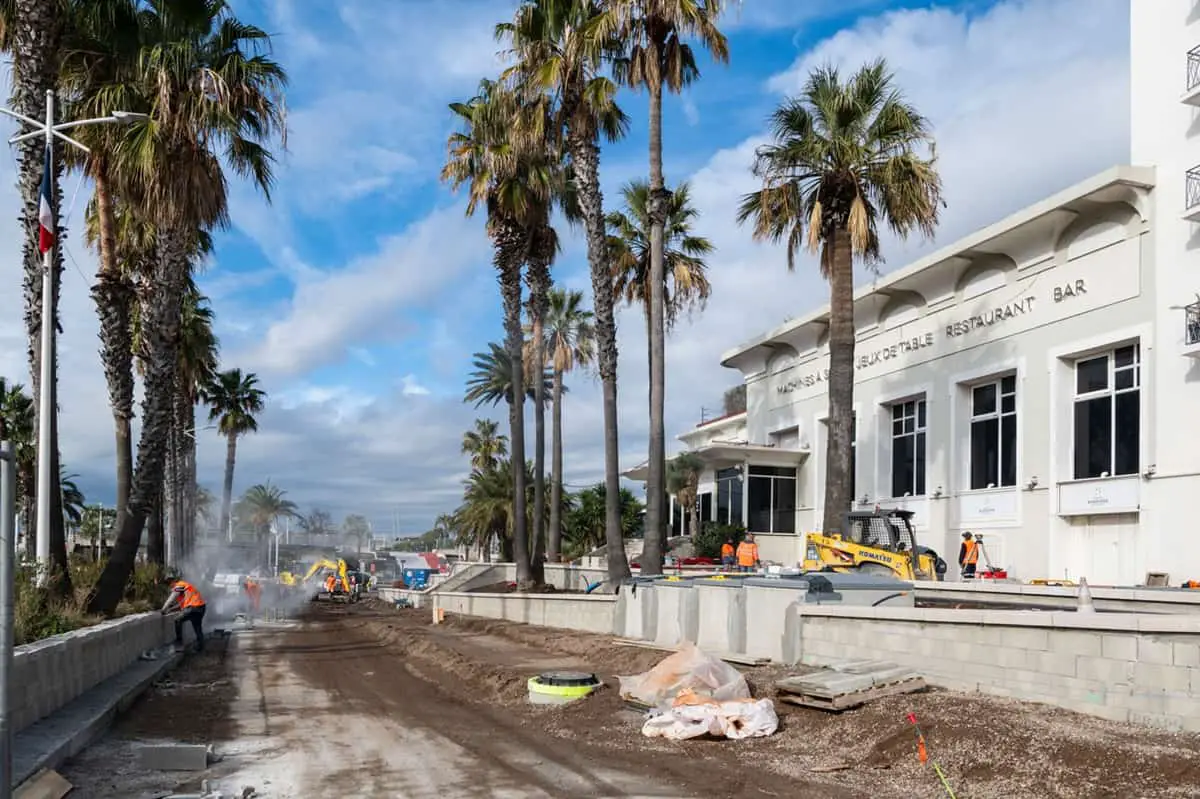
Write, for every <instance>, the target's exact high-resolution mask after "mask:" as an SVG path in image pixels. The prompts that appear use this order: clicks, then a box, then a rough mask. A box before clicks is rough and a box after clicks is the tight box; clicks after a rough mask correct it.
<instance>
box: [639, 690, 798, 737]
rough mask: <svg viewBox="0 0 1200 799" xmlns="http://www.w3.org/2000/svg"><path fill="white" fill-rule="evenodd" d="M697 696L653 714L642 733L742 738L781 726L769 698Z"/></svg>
mask: <svg viewBox="0 0 1200 799" xmlns="http://www.w3.org/2000/svg"><path fill="white" fill-rule="evenodd" d="M698 700H700V698H698V697H693V701H690V702H688V703H686V704H677V705H676V706H675V707H673V708H671V709H670V710H666V711H663V712H661V713H656V714H653V715H651V716H650V718H648V719H646V723H645V724H643V725H642V735H644V736H646V737H647V738H667V739H669V740H672V741H685V740H687V739H689V738H698V737H700V736H701V735H714V736H717V737H724V738H732V739H734V740H740V739H742V738H761V737H765V736H767V735H773V734H774V733H775V731H776V730H777V729H778V728H779V717H778V716H777V715H776V714H775V705H774V704H773V703H772V702H771V700H770V699H735V700H730V701H727V702H717V701H712V700H710V701H698Z"/></svg>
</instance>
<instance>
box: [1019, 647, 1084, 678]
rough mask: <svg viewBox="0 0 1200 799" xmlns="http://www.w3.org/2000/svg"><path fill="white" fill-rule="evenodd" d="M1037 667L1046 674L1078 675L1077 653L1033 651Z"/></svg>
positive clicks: (1033, 658)
mask: <svg viewBox="0 0 1200 799" xmlns="http://www.w3.org/2000/svg"><path fill="white" fill-rule="evenodd" d="M1030 657H1031V658H1032V660H1033V662H1034V664H1035V667H1036V668H1037V670H1038V671H1040V672H1043V673H1046V674H1062V675H1065V676H1067V677H1074V676H1075V675H1076V660H1077V659H1078V657H1077V656H1076V655H1064V654H1062V653H1061V652H1031V653H1030Z"/></svg>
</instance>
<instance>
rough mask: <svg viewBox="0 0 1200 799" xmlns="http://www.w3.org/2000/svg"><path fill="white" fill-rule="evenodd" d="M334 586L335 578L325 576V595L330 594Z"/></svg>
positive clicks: (335, 583) (330, 575)
mask: <svg viewBox="0 0 1200 799" xmlns="http://www.w3.org/2000/svg"><path fill="white" fill-rule="evenodd" d="M336 585H337V578H336V577H334V576H333V575H332V574H329V575H326V577H325V593H327V594H332V593H333V589H334V586H336Z"/></svg>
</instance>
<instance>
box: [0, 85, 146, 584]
mask: <svg viewBox="0 0 1200 799" xmlns="http://www.w3.org/2000/svg"><path fill="white" fill-rule="evenodd" d="M0 114H4V115H5V116H9V117H12V118H13V119H15V120H17V121H18V122H22V123H24V124H25V125H27V126H29V127H31V128H33V130H32V131H30V132H28V133H21V134H18V135H16V136H13V137H12V138H11V139H9V140H8V143H9V144H16V143H18V142H22V141H26V140H28V139H33V138H37V137H38V136H42V137H44V138H45V140H46V165H45V169H46V175H45V176H44V177H43V180H44V181H46V182H47V183H49V184H50V191H49V195H50V197H49V198H47V201H48V202H49V201H51V200H50V198H53V196H54V186H53V181H54V173H53V171H52V170H51V166H52V160H51V158H52V153H53V145H54V139H55V137H58V138H59V139H61V140H62V141H64V142H66V143H67V144H69V145H71V146H72V147H77V148H79V149H80V150H83V151H84V152H85V153H91V150H90V149H88V147H86V146H85V145H83V144H81V143H80V142H78V141H76V140H75V139H72V138H71V137H70V136H68V135H67V134H65V133H63V131H65V130H71V129H73V128H81V127H84V126H87V125H105V124H113V123H118V124H130V123H132V122H136V121H138V120H141V119H145V118H146V115H145V114H134V113H130V112H128V111H116V112H114V113H113V114H112V115H111V116H106V117H96V118H94V119H77V120H75V121H74V122H60V123H59V124H57V125H56V124H54V90H53V89H48V90H47V91H46V119H45V121H44V122H39V121H38V120H36V119H34V118H33V117H27V116H25V115H24V114H21V113H19V112H17V111H13V110H12V109H11V108H4V107H3V106H0ZM51 213H52V214H53V211H51ZM51 225H52V229H51V230H50V232H51V233H52V234H53V233H56V228H57V220H53V219H52V220H51ZM56 243H57V242H54V241H53V240H52V242H51V244H50V246H48V247H46V248H45V251H44V252H43V253H42V331H41V334H42V335H41V358H42V363H41V371H40V373H39V380H40V385H41V387H40V393H39V396H38V439H37V564H38V582H39V583H43V584H44V583H45V581H46V577H47V576H48V573H49V568H50V477H51V475H50V465H51V463H52V462H53V458H52V457H51V454H52V453H51V448H52V446H53V442H52V441H51V435H50V431H51V429H52V425H51V424H50V421H51V414H53V413H56V410H55V407H54V402H52V399H53V394H54V392H53V391H52V390H51V389H52V384H53V381H54V349H53V348H54V320H55V319H56V317H57V313H56V309H55V307H54V285H53V284H54V245H55V244H56ZM26 535H28V531H26Z"/></svg>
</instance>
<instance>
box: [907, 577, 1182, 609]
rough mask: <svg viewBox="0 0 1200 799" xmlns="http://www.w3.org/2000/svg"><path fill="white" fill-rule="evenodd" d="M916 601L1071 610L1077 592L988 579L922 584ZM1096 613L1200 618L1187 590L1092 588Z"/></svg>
mask: <svg viewBox="0 0 1200 799" xmlns="http://www.w3.org/2000/svg"><path fill="white" fill-rule="evenodd" d="M915 585H916V590H917V598H918V599H921V600H931V601H937V602H964V603H970V602H997V603H1009V604H1027V605H1039V606H1042V607H1051V608H1053V607H1061V608H1065V609H1071V608H1074V607H1075V606H1076V605H1077V604H1078V594H1079V589H1078V588H1076V587H1070V586H1061V587H1060V586H1053V585H1023V584H1020V583H1000V582H993V581H991V580H980V581H977V582H957V583H952V582H943V583H935V582H928V581H921V582H918V583H916V584H915ZM1089 590H1090V591H1091V594H1092V602H1093V604H1094V605H1095V607H1096V609H1097V610H1102V611H1106V612H1121V613H1195V614H1198V615H1200V591H1197V590H1194V589H1186V588H1146V587H1141V588H1106V587H1100V586H1091V587H1090V588H1089Z"/></svg>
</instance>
